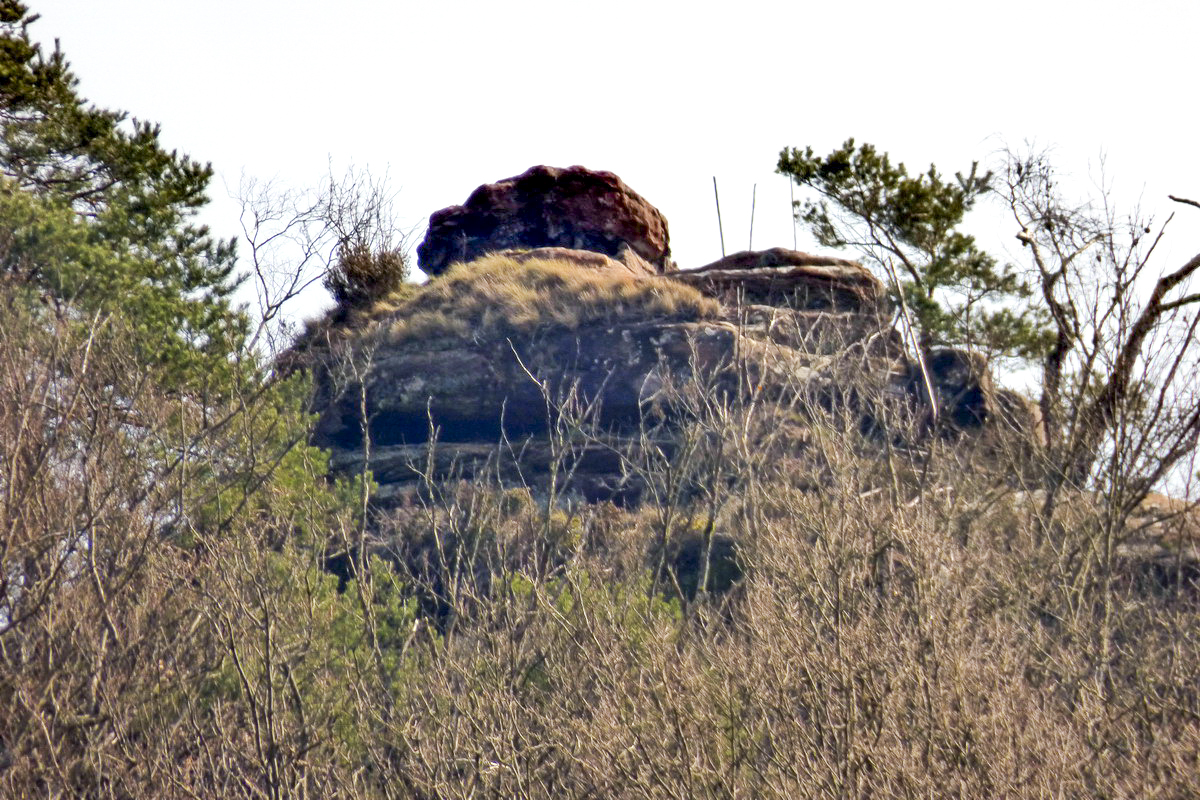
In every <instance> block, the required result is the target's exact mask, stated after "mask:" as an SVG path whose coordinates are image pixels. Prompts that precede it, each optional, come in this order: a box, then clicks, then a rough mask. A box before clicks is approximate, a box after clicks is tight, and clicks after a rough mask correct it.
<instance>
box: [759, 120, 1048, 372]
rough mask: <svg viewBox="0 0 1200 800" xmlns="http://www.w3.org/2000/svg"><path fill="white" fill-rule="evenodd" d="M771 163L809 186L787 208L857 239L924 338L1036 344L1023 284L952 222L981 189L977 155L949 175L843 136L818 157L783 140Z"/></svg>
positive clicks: (836, 240)
mask: <svg viewBox="0 0 1200 800" xmlns="http://www.w3.org/2000/svg"><path fill="white" fill-rule="evenodd" d="M776 171H777V172H779V173H780V174H782V175H787V176H789V177H791V179H792V180H794V181H795V182H796V183H797V184H798V185H800V186H802V187H805V188H808V189H811V190H813V191H814V192H815V194H816V198H815V199H805V200H800V201H797V203H796V209H795V212H796V218H797V219H798V220H800V221H802V222H804V223H805V224H806V225H807V226H808V227H809V228H810V229H811V230H812V232H813V235H814V236H815V237H816V239H817V241H818V242H819V243H820V244H822V245H825V246H827V247H854V248H858V249H859V250H860V251H861V253H862V256H863V257H864V258H865V259H866V260H867V262H868V263H874V264H875V265H877V266H878V267H880V268H881V270H882V272H883V274H882V275H881V277H883V278H884V279H885V281H886V282H887V283H889V284H891V285H892V286H893V293H894V292H895V285H894V283H893V281H892V276H893V275H894V276H895V278H896V282H898V283H899V286H900V291H902V292H903V296H904V300H905V302H906V304H907V306H908V309H909V310H910V312H911V313H912V315H913V317H914V319H913V323H914V325H915V326H916V327H917V329H918V331H919V334H920V337H921V343H922V345H923V346H925V347H928V346H932V345H938V344H950V345H967V346H972V347H979V348H982V349H985V350H988V351H991V352H997V353H1005V354H1010V355H1022V356H1033V355H1036V354H1037V353H1038V352H1040V351H1041V349H1042V348H1043V347H1044V345H1043V342H1044V341H1045V337H1044V335H1043V333H1042V330H1043V327H1044V326H1043V323H1042V320H1041V319H1040V318H1039V317H1037V316H1036V315H1035V314H1034V313H1033V312H1030V311H1027V310H1024V309H1023V308H1020V307H1019V305H1020V304H1019V301H1020V300H1021V299H1022V298H1025V297H1027V296H1028V295H1029V288H1028V287H1027V286H1026V285H1025V284H1024V283H1023V282H1022V281H1021V280H1020V278H1019V276H1018V275H1017V274H1015V273H1014V272H1013V271H1012V269H1011V268H1009V267H1007V266H1003V265H1000V264H999V263H997V261H996V259H994V258H993V257H992V256H991V255H989V254H988V253H986V252H985V251H984V250H983V249H981V248H980V247H979V245H978V243H977V242H976V241H975V237H973V236H971V235H970V234H967V233H964V232H963V231H962V230H961V229H960V227H961V225H962V223H963V219H964V217H965V215H966V214H967V212H968V211H970V210H971V209H972V207H974V205H975V203H976V201H977V200H979V198H980V197H982V196H983V195H984V194H985V193H986V192H987V191H989V188H990V184H991V180H992V175H991V173H990V172H989V173H982V174H981V173H980V172H979V169H978V164H977V163H976V164H972V165H971V170H970V172H968V173H965V174H964V173H957V174H955V176H954V179H953V180H947V179H945V178H943V177H942V175H941V174H940V173H938V171H937V169H936V168H935V167H933V166H932V165H931V166H930V167H929V170H928V171H927V172H925V173H921V174H917V175H910V174H909V172H908V170H907V168H906V167H905V166H904V164H895V165H893V164H892V162H891V160H890V159H889V158H888V156H887V154H886V153H880V152H878V151H877V150H876V149H875V148H874V147H873V146H872V145H869V144H863V145H860V146H856V145H855V142H854V140H853V139H849V140H847V141H846V142H845V144H843V145H842V146H841V147H840V148H838V149H836V150H834V151H833V152H832V153H830V154H829V155H828V156H825V157H820V156H817V155H816V154H815V153H814V152H813V149H812V148H811V147H808V148H805V149H803V150H800V149H798V148H785V149H784V150H783V151H782V152H781V153H780V154H779V162H778V165H777V167H776ZM897 299H899V298H897Z"/></svg>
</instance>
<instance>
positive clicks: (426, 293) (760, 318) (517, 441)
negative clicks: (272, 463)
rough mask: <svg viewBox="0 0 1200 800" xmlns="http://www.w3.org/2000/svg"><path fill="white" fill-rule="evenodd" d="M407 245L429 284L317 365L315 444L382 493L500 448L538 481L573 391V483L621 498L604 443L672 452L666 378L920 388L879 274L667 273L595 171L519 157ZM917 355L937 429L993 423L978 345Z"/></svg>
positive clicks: (776, 270)
mask: <svg viewBox="0 0 1200 800" xmlns="http://www.w3.org/2000/svg"><path fill="white" fill-rule="evenodd" d="M418 252H419V255H420V266H421V268H422V269H424V270H425V271H426V272H427V273H429V274H430V275H431V282H430V283H429V284H427V285H426V286H425V287H421V288H420V289H418V290H417V291H416V294H415V295H412V296H410V297H408V299H406V300H404V301H402V302H397V303H391V304H389V303H382V304H379V305H378V306H377V313H376V314H375V316H374V317H372V316H371V314H370V313H364V315H363V318H361V319H360V320H359V322H358V323H356V324H359V325H362V326H363V327H362V329H361V330H358V331H355V330H349V331H347V332H346V334H347V335H345V336H342V337H335V338H336V339H337V340H338V341H341V342H342V343H343V344H345V345H346V346H347V348H348V349H347V350H346V352H350V353H353V352H354V351H355V350H356V348H357V349H358V350H359V351H361V352H363V353H369V360H368V361H363V362H361V363H360V364H359V365H358V366H356V367H355V368H354V369H351V370H349V371H348V372H347V371H346V370H341V372H340V373H339V372H338V370H337V369H335V368H333V367H330V368H326V369H324V370H323V371H321V370H318V399H317V406H318V407H319V410H320V419H319V422H318V425H317V429H316V441H317V443H318V444H321V445H324V446H328V447H330V448H331V449H332V452H333V459H332V463H333V466H334V468H335V469H342V470H353V469H360V468H361V467H362V464H363V459H364V457H365V455H366V452H367V449H366V448H365V447H364V428H365V432H366V434H368V435H369V437H370V448H369V454H370V455H369V461H370V467H371V469H372V471H373V473H374V475H375V477H376V480H377V481H378V482H379V483H380V485H381V487H382V488H381V491H380V493H379V495H378V498H379V499H380V500H381V501H383V502H387V501H388V500H389V498H392V497H396V496H398V495H399V494H402V493H403V492H404V491H406V488H405V487H409V486H412V485H413V484H415V483H417V482H418V481H419V479H420V478H421V473H422V472H425V473H426V476H427V477H435V478H439V479H440V478H443V477H452V476H457V477H460V478H472V477H474V476H476V475H478V474H479V472H480V470H483V469H484V468H485V467H486V468H487V469H488V470H490V471H491V474H493V475H496V474H498V473H497V470H498V469H499V468H498V466H497V465H498V463H499V462H500V461H507V463H508V464H509V467H511V468H513V469H516V470H518V471H519V473H520V478H519V480H520V481H522V482H524V483H525V484H527V485H530V486H532V485H534V484H537V483H538V482H539V481H541V480H543V479H544V478H545V470H548V469H549V468H550V463H551V461H552V451H553V448H552V447H551V446H550V444H549V440H548V430H549V428H550V427H551V426H553V425H554V424H555V414H556V412H555V410H554V408H553V405H554V404H553V402H551V403H548V402H547V395H554V397H555V398H563V397H566V396H568V395H570V396H572V397H574V398H576V400H577V401H578V402H579V403H580V404H581V405H582V406H583V407H586V408H589V409H591V410H592V413H591V419H592V421H593V422H595V423H596V424H597V426H598V428H599V429H602V430H603V431H605V433H604V437H605V438H604V439H603V441H590V442H585V443H578V444H577V445H576V447H577V452H576V453H575V456H574V457H575V461H574V469H573V471H572V488H573V489H575V490H577V491H578V492H580V493H581V494H583V495H584V496H585V497H588V498H592V499H597V498H605V497H609V498H616V497H622V496H625V497H630V496H636V493H637V488H636V486H631V483H630V476H629V475H626V474H624V471H623V469H622V464H621V458H620V457H619V456H618V455H617V453H618V452H619V451H621V450H622V448H625V447H626V446H634V444H635V441H636V440H637V438H638V436H639V435H644V433H645V430H644V427H642V428H641V429H639V426H644V425H645V423H646V422H647V421H650V422H651V423H652V424H653V425H654V426H655V429H656V430H658V431H659V433H660V434H663V435H665V436H667V438H666V439H664V440H662V441H656V442H654V443H653V446H654V447H657V448H660V449H662V450H663V451H669V450H670V448H671V446H672V444H671V442H670V440H669V439H670V436H669V431H670V430H671V425H673V424H674V422H672V420H671V417H672V415H673V414H675V413H677V412H676V410H673V409H672V407H671V401H670V400H668V401H666V403H665V404H664V403H663V402H662V398H663V397H664V396H669V395H670V391H669V390H670V389H671V387H678V386H681V385H687V384H691V385H695V386H702V387H703V391H704V392H706V393H709V394H712V393H718V394H727V395H734V394H737V393H743V394H744V395H747V396H748V395H749V394H754V395H755V396H758V397H763V398H767V399H770V400H777V401H780V402H783V403H785V404H788V407H795V408H803V407H805V406H807V407H809V408H813V409H815V408H818V407H821V408H832V407H835V406H841V407H849V408H852V409H853V410H854V413H859V414H862V415H863V417H864V419H865V420H866V419H867V418H869V417H871V416H872V414H873V413H875V411H874V410H873V409H872V408H870V407H869V404H870V402H872V401H870V400H866V399H864V398H866V397H867V396H868V395H870V394H871V393H876V394H878V393H879V392H880V391H881V390H882V392H883V395H881V396H886V397H889V398H892V399H891V400H888V401H887V402H892V401H899V402H900V403H902V404H904V405H907V406H908V407H909V408H910V409H913V410H916V411H917V412H918V417H919V416H920V407H921V406H922V404H924V403H926V402H927V398H928V392H927V391H926V390H925V388H924V377H923V376H921V374H920V372H919V370H918V367H917V365H916V364H914V363H912V362H911V361H910V360H909V359H908V357H907V356H906V355H905V352H904V348H903V347H902V343H901V341H900V337H899V334H898V333H897V331H896V330H895V329H894V328H893V327H892V325H891V323H892V320H891V313H890V312H891V309H890V306H889V300H888V296H887V292H886V290H885V287H884V286H883V284H882V283H881V282H880V281H879V280H878V279H877V278H875V277H874V276H873V275H872V274H871V273H870V272H869V271H868V270H866V269H865V268H864V267H863V266H862V265H860V264H857V263H855V262H853V261H846V260H844V259H839V258H829V257H824V256H815V255H810V254H807V253H801V252H797V251H794V250H787V249H783V248H773V249H770V250H764V251H757V252H742V253H736V254H734V255H731V256H729V257H727V258H724V259H722V260H720V261H718V262H715V263H713V264H709V265H707V266H705V267H701V268H699V269H695V270H688V271H674V265H673V264H672V262H671V261H670V250H669V246H668V237H667V225H666V221H665V220H664V219H663V218H662V215H661V214H660V213H659V212H658V211H657V209H655V208H654V207H653V206H651V205H650V204H649V203H647V202H646V201H645V200H644V199H643V198H641V197H640V196H638V195H637V194H636V193H634V192H633V191H632V190H630V189H629V188H628V187H627V186H626V185H625V184H624V183H623V182H622V181H621V180H620V179H619V178H617V176H615V175H613V174H611V173H606V172H592V171H589V170H585V169H583V168H581V167H572V168H570V169H554V168H550V167H534V168H532V169H530V170H529V171H527V172H526V173H524V174H522V175H520V176H517V177H515V178H510V179H507V180H504V181H500V182H498V183H494V184H488V185H484V186H481V187H479V188H478V189H476V190H475V192H474V193H472V195H471V197H470V199H468V201H467V202H466V203H465V204H464V205H463V206H455V207H453V208H449V209H444V210H442V211H440V212H438V213H436V214H434V215H433V217H432V219H431V221H430V230H429V234H428V235H427V236H426V238H425V240H424V242H423V243H422V245H421V247H420V248H419V251H418ZM485 254H492V255H488V256H487V257H485V258H482V259H480V258H479V257H481V256H484V255H485ZM459 262H461V263H462V266H459V267H457V268H456V269H455V270H454V271H453V272H452V273H451V274H450V275H444V276H443V275H442V273H443V272H445V271H446V270H447V269H448V268H449V266H450V265H451V264H453V263H459ZM474 275H478V276H479V277H478V279H476V278H474V277H473V276H474ZM599 306H604V308H603V309H602V310H603V313H597V309H598V307H599ZM609 306H611V308H610V307H609ZM535 309H541V311H539V312H538V313H536V314H533V317H535V318H534V319H533V320H532V321H531V319H530V317H531V313H530V312H531V311H532V310H535ZM610 312H611V313H610ZM414 331H416V333H414ZM331 341H332V339H331ZM331 353H332V350H331ZM343 356H344V353H343ZM351 357H356V356H351ZM928 368H929V371H930V373H931V374H930V378H931V382H932V384H933V387H934V391H935V394H936V399H937V401H938V404H939V407H940V410H941V412H942V413H941V417H940V418H941V420H942V425H943V426H945V425H950V426H951V427H952V428H954V429H957V430H967V429H979V428H982V427H984V426H986V425H989V424H991V423H992V421H993V420H994V419H996V418H997V416H998V413H999V409H1000V408H1001V405H1003V404H1004V400H1005V398H1001V397H1000V396H999V395H998V393H997V391H996V389H995V387H994V386H993V385H992V380H991V375H990V372H989V371H988V365H987V363H986V360H984V359H983V358H982V357H981V356H978V355H976V354H971V353H967V352H965V351H959V350H952V349H943V350H939V351H934V352H933V353H932V354H930V358H929V359H928ZM864 376H866V377H867V378H869V380H867V381H866V382H863V378H864ZM867 383H870V384H871V386H872V388H870V389H864V388H863V387H866V386H867ZM1007 400H1009V401H1011V398H1007ZM364 401H365V403H364ZM1012 405H1013V403H1012V402H1008V403H1007V406H1012ZM364 409H365V411H366V424H364V417H363V412H364ZM1010 416H1011V414H1010ZM662 421H666V422H667V425H666V426H665V427H662V426H659V425H658V422H662ZM864 424H865V426H866V428H868V429H870V428H872V427H874V424H873V423H871V422H870V421H869V420H868V421H866V422H864ZM664 431H665V432H667V433H664ZM431 438H436V445H435V446H433V447H431V446H430V439H431ZM498 443H502V444H498ZM644 445H645V442H644V441H643V442H641V443H640V445H638V446H644ZM502 449H506V450H507V453H506V454H501V452H500V450H502ZM429 470H432V475H430V474H429Z"/></svg>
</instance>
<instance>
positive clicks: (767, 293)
mask: <svg viewBox="0 0 1200 800" xmlns="http://www.w3.org/2000/svg"><path fill="white" fill-rule="evenodd" d="M671 280H677V281H680V282H682V283H686V284H688V285H689V286H694V287H696V288H698V289H700V290H701V291H703V292H705V293H706V294H711V295H714V296H717V297H723V298H725V299H728V300H733V299H737V298H740V299H741V300H742V302H745V303H759V304H765V305H788V306H790V307H792V308H796V309H807V310H829V311H850V312H855V313H860V314H870V315H877V314H880V313H882V312H884V311H885V310H886V308H887V294H886V292H885V291H884V288H883V284H882V283H880V281H879V279H877V278H876V277H875V276H874V275H872V274H871V273H870V271H869V270H867V269H866V268H865V267H863V266H862V265H861V264H858V263H856V262H854V261H846V260H845V259H841V258H829V257H826V256H814V255H811V254H809V253H801V252H799V251H797V250H787V249H785V248H782V247H775V248H772V249H770V250H753V251H743V252H741V253H734V254H733V255H731V256H726V257H725V258H723V259H721V260H720V261H715V262H713V263H712V264H708V265H707V266H703V267H700V268H699V269H693V270H686V271H682V272H676V273H673V274H672V275H671Z"/></svg>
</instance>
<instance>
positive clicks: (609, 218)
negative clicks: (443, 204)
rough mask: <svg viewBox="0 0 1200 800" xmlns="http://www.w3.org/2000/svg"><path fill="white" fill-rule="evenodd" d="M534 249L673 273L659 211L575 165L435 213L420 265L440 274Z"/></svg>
mask: <svg viewBox="0 0 1200 800" xmlns="http://www.w3.org/2000/svg"><path fill="white" fill-rule="evenodd" d="M539 247H563V248H568V249H572V250H590V251H593V252H596V253H602V254H604V255H607V256H609V257H611V258H614V259H616V260H618V261H622V262H624V263H625V264H627V265H628V266H629V267H630V269H631V270H635V271H640V272H648V273H662V272H667V271H670V270H672V269H673V264H672V262H671V248H670V235H669V234H668V231H667V220H666V218H665V217H663V215H662V213H661V212H659V210H658V209H657V208H655V207H654V206H652V205H650V203H648V202H646V200H645V199H644V198H643V197H642V196H641V195H639V194H638V193H637V192H635V191H633V190H632V189H630V188H629V187H628V186H627V185H625V182H624V181H622V180H621V179H620V178H618V177H617V176H616V175H614V174H613V173H611V172H597V171H592V170H589V169H585V168H584V167H579V166H575V167H569V168H566V169H561V168H557V167H546V166H538V167H532V168H531V169H529V170H527V171H526V172H524V173H523V174H521V175H517V176H515V177H512V178H506V179H504V180H502V181H497V182H496V183H489V184H484V185H483V186H480V187H479V188H477V189H476V190H475V191H474V192H472V193H471V196H470V197H469V198H468V199H467V201H466V203H464V204H463V205H461V206H451V207H449V208H444V209H442V210H441V211H438V212H436V213H434V215H433V216H432V217H430V219H429V232H428V233H427V234H426V236H425V240H424V241H423V242H421V244H420V246H419V247H417V266H419V267H420V268H421V269H422V270H423V271H424V272H426V273H427V274H429V275H440V274H441V273H442V272H445V271H446V269H447V268H448V267H449V266H450V265H451V264H453V263H456V262H459V261H472V260H474V259H476V258H478V257H479V256H481V255H484V254H485V253H490V252H495V251H498V250H509V249H528V248H539Z"/></svg>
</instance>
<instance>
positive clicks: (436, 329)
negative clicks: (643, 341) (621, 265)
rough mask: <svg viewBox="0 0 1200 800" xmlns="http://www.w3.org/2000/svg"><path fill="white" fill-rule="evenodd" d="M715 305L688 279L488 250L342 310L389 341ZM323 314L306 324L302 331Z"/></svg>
mask: <svg viewBox="0 0 1200 800" xmlns="http://www.w3.org/2000/svg"><path fill="white" fill-rule="evenodd" d="M718 311H719V305H718V304H717V302H716V301H715V300H713V299H711V298H708V297H705V296H704V295H702V294H701V293H700V292H698V291H697V290H695V289H693V288H691V287H690V286H683V285H680V284H677V283H674V282H668V281H656V280H653V279H636V278H631V277H627V276H618V275H608V274H605V273H602V272H596V271H592V270H588V269H585V268H582V267H579V266H578V265H575V264H571V263H569V262H566V261H557V260H544V259H533V260H529V261H526V262H525V263H518V262H517V261H515V260H514V259H512V258H510V257H508V256H501V255H491V256H485V257H484V258H481V259H479V260H477V261H472V262H470V263H466V264H457V265H455V266H454V267H453V268H451V269H450V270H449V271H448V272H447V273H446V274H445V275H442V276H440V277H438V278H434V279H433V280H431V281H430V282H429V283H427V284H425V285H424V286H419V287H415V288H414V287H411V286H409V287H406V288H405V290H404V291H403V292H399V293H394V294H392V295H389V296H387V297H384V298H382V299H380V300H378V301H377V302H375V303H374V304H372V305H371V306H369V307H367V308H365V309H362V310H361V311H359V312H356V313H352V314H350V315H349V316H346V317H345V319H344V321H343V322H342V324H341V327H342V329H343V330H344V331H345V332H346V333H347V334H350V335H354V334H356V333H357V334H360V335H368V334H370V333H378V334H381V335H382V336H383V337H384V338H385V339H387V340H389V341H390V342H393V343H399V342H407V341H416V340H422V341H435V340H439V339H441V340H444V339H455V340H459V339H472V338H473V339H495V338H502V337H505V336H513V335H516V336H522V335H528V334H531V333H533V332H535V331H537V330H544V329H555V328H558V329H564V330H575V329H578V328H581V327H584V326H587V325H595V324H603V323H606V322H612V323H616V322H624V323H628V322H638V321H642V320H652V319H660V320H696V319H711V318H713V317H715V316H716V315H717V313H718ZM329 324H330V320H328V319H327V320H322V321H321V322H319V323H317V324H316V325H314V326H312V327H310V331H309V336H308V337H306V338H311V336H312V334H314V333H320V332H321V330H320V329H321V328H327V327H328V326H329Z"/></svg>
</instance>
